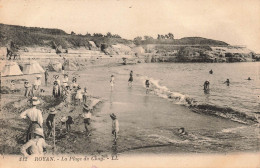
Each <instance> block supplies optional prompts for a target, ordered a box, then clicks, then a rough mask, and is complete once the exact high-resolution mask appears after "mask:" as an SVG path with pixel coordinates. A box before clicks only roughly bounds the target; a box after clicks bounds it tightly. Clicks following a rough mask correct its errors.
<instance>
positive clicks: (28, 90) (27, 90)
mask: <svg viewBox="0 0 260 168" xmlns="http://www.w3.org/2000/svg"><path fill="white" fill-rule="evenodd" d="M24 88H25V92H24V96H25V97H29V96H31V89H32V88H31V85H30V84H29V81H28V80H26V81H24Z"/></svg>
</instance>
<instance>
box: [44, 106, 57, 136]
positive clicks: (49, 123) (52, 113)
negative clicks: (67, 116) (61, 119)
mask: <svg viewBox="0 0 260 168" xmlns="http://www.w3.org/2000/svg"><path fill="white" fill-rule="evenodd" d="M56 113H57V111H56V110H55V108H51V109H50V113H49V115H48V117H47V119H46V126H47V128H48V133H47V136H48V137H51V136H53V130H52V129H53V125H54V123H53V122H54V117H55V114H56Z"/></svg>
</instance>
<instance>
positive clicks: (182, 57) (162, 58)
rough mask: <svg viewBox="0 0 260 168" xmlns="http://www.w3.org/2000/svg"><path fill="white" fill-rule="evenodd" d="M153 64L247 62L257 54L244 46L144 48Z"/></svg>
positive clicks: (253, 59) (252, 59)
mask: <svg viewBox="0 0 260 168" xmlns="http://www.w3.org/2000/svg"><path fill="white" fill-rule="evenodd" d="M144 47H146V51H148V53H149V54H148V55H149V57H150V61H151V62H247V61H249V62H250V61H255V60H256V61H257V59H255V58H257V57H256V54H255V53H254V52H253V51H251V50H249V49H247V48H246V47H244V46H230V45H227V46H206V45H196V46H192V45H190V46H176V45H172V46H167V47H166V46H153V47H151V46H144Z"/></svg>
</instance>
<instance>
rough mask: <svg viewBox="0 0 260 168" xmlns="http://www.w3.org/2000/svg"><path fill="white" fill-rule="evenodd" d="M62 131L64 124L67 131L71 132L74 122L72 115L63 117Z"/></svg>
mask: <svg viewBox="0 0 260 168" xmlns="http://www.w3.org/2000/svg"><path fill="white" fill-rule="evenodd" d="M60 121H61V132H62V130H63V126H66V132H70V130H71V124H74V121H73V118H72V117H71V116H65V117H62V118H61V120H60Z"/></svg>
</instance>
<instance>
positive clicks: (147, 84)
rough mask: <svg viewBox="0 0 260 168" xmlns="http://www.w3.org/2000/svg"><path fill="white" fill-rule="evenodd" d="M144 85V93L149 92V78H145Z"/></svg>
mask: <svg viewBox="0 0 260 168" xmlns="http://www.w3.org/2000/svg"><path fill="white" fill-rule="evenodd" d="M145 87H146V94H148V93H149V88H150V81H149V79H147V80H146V81H145Z"/></svg>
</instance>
